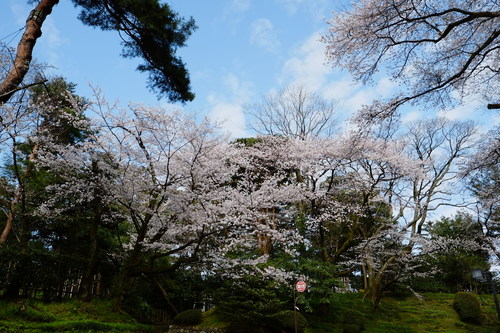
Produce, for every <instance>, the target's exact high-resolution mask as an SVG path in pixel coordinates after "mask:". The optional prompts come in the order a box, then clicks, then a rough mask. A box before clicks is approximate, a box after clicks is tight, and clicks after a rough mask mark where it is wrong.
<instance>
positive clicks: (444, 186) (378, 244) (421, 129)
mask: <svg viewBox="0 0 500 333" xmlns="http://www.w3.org/2000/svg"><path fill="white" fill-rule="evenodd" d="M474 134H475V127H474V126H473V124H470V123H463V122H451V123H450V122H446V121H445V120H443V119H438V120H432V121H431V120H429V121H422V122H417V123H414V124H412V125H411V126H410V127H409V128H408V130H407V132H406V133H404V135H403V136H400V137H399V139H398V137H397V136H396V137H395V138H394V139H395V140H396V141H392V140H391V141H392V142H391V141H386V140H380V139H379V140H376V141H375V142H378V144H377V145H372V146H371V147H372V149H367V148H368V147H365V148H364V149H363V151H364V156H363V158H362V159H360V160H359V161H358V162H357V165H358V166H357V169H358V170H359V172H358V175H359V177H363V178H364V179H366V184H367V186H371V188H372V191H376V193H377V197H378V200H384V201H385V202H387V203H388V204H389V205H390V207H391V208H392V210H393V211H392V213H391V214H390V216H389V217H388V218H387V220H386V222H385V223H381V224H380V225H379V227H378V229H377V230H376V231H375V232H373V233H372V234H371V235H368V237H366V238H365V239H364V240H363V241H362V242H361V244H360V245H358V246H357V247H356V250H357V251H359V252H357V253H358V257H357V259H355V260H360V262H358V264H360V265H361V268H362V271H363V273H364V274H363V275H364V283H365V289H366V291H367V297H369V298H371V299H372V301H373V303H374V304H375V306H378V303H379V302H380V299H381V298H382V296H383V294H384V290H385V289H386V288H387V287H388V286H390V285H391V284H392V283H394V282H397V281H401V279H404V278H405V277H407V275H406V274H407V273H409V272H412V271H414V267H417V266H418V265H419V262H418V260H419V258H422V257H420V255H424V254H425V255H429V254H431V253H433V252H435V251H437V250H436V249H437V248H439V246H445V244H447V243H446V241H445V240H442V239H440V240H439V241H440V242H441V243H442V244H441V245H439V246H438V245H436V244H434V243H433V242H429V241H428V240H427V239H425V237H423V233H422V226H423V225H424V224H425V223H426V222H427V221H428V214H429V213H430V212H432V211H434V210H436V209H437V208H439V207H440V206H442V205H455V206H457V205H458V206H459V205H460V203H456V202H453V200H452V195H453V194H454V190H453V188H454V187H456V186H458V185H459V180H460V177H459V174H458V166H459V165H460V163H461V162H463V161H464V158H465V157H467V155H468V154H471V153H472V151H471V149H472V145H473V143H474V142H475V141H474V138H475V137H474ZM387 138H390V137H387ZM388 147H393V148H392V149H390V150H388V149H387V148H388ZM389 152H391V153H389ZM372 193H373V192H372ZM377 197H375V198H377ZM464 244H465V243H464ZM450 246H456V242H452V241H450ZM467 246H474V244H473V242H469V243H467ZM381 248H383V249H384V250H383V251H382V250H381ZM415 249H418V250H417V251H416V252H415V251H414V250H415ZM440 249H441V250H442V248H440ZM382 254H383V255H382ZM417 254H418V255H417ZM424 257H425V256H424ZM351 263H352V261H351ZM391 272H392V273H391ZM396 272H398V274H396Z"/></svg>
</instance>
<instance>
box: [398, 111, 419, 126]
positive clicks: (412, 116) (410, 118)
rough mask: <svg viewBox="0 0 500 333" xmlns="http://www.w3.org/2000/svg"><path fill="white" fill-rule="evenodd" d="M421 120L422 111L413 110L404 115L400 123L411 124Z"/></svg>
mask: <svg viewBox="0 0 500 333" xmlns="http://www.w3.org/2000/svg"><path fill="white" fill-rule="evenodd" d="M421 118H422V111H417V110H413V111H410V112H408V113H406V114H405V115H404V116H403V118H401V122H402V123H403V124H408V123H412V122H414V121H417V120H419V119H421Z"/></svg>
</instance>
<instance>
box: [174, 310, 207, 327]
mask: <svg viewBox="0 0 500 333" xmlns="http://www.w3.org/2000/svg"><path fill="white" fill-rule="evenodd" d="M201 320H202V317H201V310H200V309H190V310H186V311H182V312H181V313H179V314H178V315H177V316H175V317H174V323H175V324H176V325H180V326H193V325H198V324H199V323H201Z"/></svg>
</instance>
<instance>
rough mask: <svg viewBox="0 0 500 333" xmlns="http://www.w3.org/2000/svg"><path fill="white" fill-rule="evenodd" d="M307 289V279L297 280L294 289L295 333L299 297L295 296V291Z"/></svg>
mask: <svg viewBox="0 0 500 333" xmlns="http://www.w3.org/2000/svg"><path fill="white" fill-rule="evenodd" d="M306 289H307V283H305V281H297V283H296V284H295V288H294V289H293V319H294V321H295V333H297V298H296V297H295V291H298V292H299V293H301V292H304V291H305V290H306Z"/></svg>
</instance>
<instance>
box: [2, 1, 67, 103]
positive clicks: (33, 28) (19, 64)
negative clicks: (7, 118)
mask: <svg viewBox="0 0 500 333" xmlns="http://www.w3.org/2000/svg"><path fill="white" fill-rule="evenodd" d="M58 2H59V0H41V1H40V2H39V3H38V5H37V6H36V7H35V9H34V10H32V11H31V13H30V15H29V17H28V19H27V20H26V29H25V30H24V34H23V37H22V38H21V40H20V41H19V44H18V46H17V52H16V58H15V59H14V63H13V64H12V67H11V68H10V69H9V72H8V73H7V75H6V76H5V79H4V80H3V82H1V83H0V105H2V104H4V103H6V102H8V100H9V99H10V98H11V97H12V95H13V94H14V92H15V91H16V90H17V88H18V87H19V85H20V84H21V82H22V81H23V79H24V77H25V75H26V73H27V72H28V69H29V67H30V63H31V59H32V57H33V48H34V47H35V44H36V41H37V39H38V38H39V37H40V36H41V35H42V24H43V22H44V21H45V18H46V17H47V16H48V15H50V13H52V8H54V6H55V5H56V4H57V3H58Z"/></svg>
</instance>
